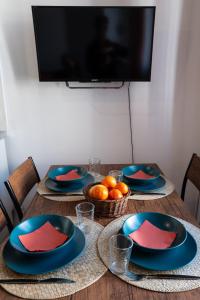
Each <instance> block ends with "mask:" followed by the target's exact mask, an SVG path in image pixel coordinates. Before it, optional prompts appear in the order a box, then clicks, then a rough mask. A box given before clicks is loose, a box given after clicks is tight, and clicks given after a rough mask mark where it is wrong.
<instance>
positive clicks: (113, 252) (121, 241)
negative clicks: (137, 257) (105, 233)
mask: <svg viewBox="0 0 200 300" xmlns="http://www.w3.org/2000/svg"><path fill="white" fill-rule="evenodd" d="M132 247H133V241H132V240H131V239H130V238H129V237H127V236H125V235H123V234H116V235H113V236H111V237H110V239H109V269H110V270H111V271H112V272H113V273H115V274H124V273H126V271H127V269H128V264H129V260H130V256H131V251H132Z"/></svg>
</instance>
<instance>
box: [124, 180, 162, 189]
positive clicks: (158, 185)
mask: <svg viewBox="0 0 200 300" xmlns="http://www.w3.org/2000/svg"><path fill="white" fill-rule="evenodd" d="M124 182H126V184H127V185H128V186H129V188H130V189H131V190H132V191H136V192H137V191H138V192H153V191H155V190H157V189H160V188H162V187H163V186H164V185H165V183H166V182H165V179H164V178H163V177H162V176H160V177H158V178H157V179H156V180H154V181H152V182H149V183H146V184H138V185H137V184H132V183H130V182H128V180H127V179H126V178H125V177H124Z"/></svg>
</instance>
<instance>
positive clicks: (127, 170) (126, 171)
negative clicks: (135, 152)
mask: <svg viewBox="0 0 200 300" xmlns="http://www.w3.org/2000/svg"><path fill="white" fill-rule="evenodd" d="M138 171H143V172H144V173H146V174H148V175H151V176H153V177H151V178H146V179H142V178H131V177H130V176H131V175H133V174H134V173H136V172H138ZM122 172H123V175H124V177H125V178H126V180H127V181H128V182H130V183H132V184H146V183H150V182H153V181H154V180H156V179H157V178H158V177H159V176H160V171H159V170H158V169H157V168H155V167H151V166H147V165H132V166H127V167H124V168H123V169H122Z"/></svg>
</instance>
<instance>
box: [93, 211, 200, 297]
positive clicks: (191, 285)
mask: <svg viewBox="0 0 200 300" xmlns="http://www.w3.org/2000/svg"><path fill="white" fill-rule="evenodd" d="M129 216H131V215H126V216H123V217H121V218H118V219H117V220H114V221H112V222H111V223H109V224H108V225H107V226H106V227H105V228H104V230H103V231H102V233H101V234H100V236H99V239H98V249H99V254H100V256H101V258H102V260H103V262H104V263H105V265H106V266H108V255H109V251H108V240H109V238H110V237H111V236H112V235H113V234H116V233H117V232H118V231H119V230H120V228H121V227H122V224H123V222H124V221H125V220H126V219H127V218H128V217H129ZM178 220H180V221H181V222H182V223H183V224H184V226H185V227H186V229H187V231H188V232H190V233H191V234H192V236H193V237H194V238H195V240H196V242H197V247H198V250H197V255H196V256H195V258H194V259H193V261H192V262H191V263H190V264H188V265H187V266H185V267H182V268H180V269H177V270H174V271H169V272H164V273H165V274H166V273H170V274H188V275H194V274H195V275H197V276H200V229H199V228H197V227H195V226H194V225H192V224H190V223H188V222H186V221H183V220H182V219H178ZM129 268H130V270H131V271H133V272H137V273H144V271H146V270H144V269H142V268H140V267H137V266H135V265H133V264H129ZM146 273H147V274H151V271H146ZM154 273H155V272H154ZM156 273H157V272H156ZM160 273H162V272H160ZM116 276H117V275H116ZM118 277H119V278H121V279H122V280H124V281H126V282H128V283H130V284H131V285H135V286H137V287H140V288H143V289H147V290H151V291H158V292H182V291H189V290H193V289H195V288H198V287H200V280H188V281H187V280H156V279H146V280H145V279H144V280H141V281H130V280H128V278H127V277H125V276H123V275H118Z"/></svg>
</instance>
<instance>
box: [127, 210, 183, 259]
mask: <svg viewBox="0 0 200 300" xmlns="http://www.w3.org/2000/svg"><path fill="white" fill-rule="evenodd" d="M146 220H147V221H149V222H150V223H151V224H153V225H155V226H156V227H158V228H160V229H162V230H165V231H171V232H176V238H175V240H174V241H173V243H172V245H171V246H170V247H169V248H167V249H166V248H165V249H156V248H147V247H143V246H141V245H139V244H137V243H136V242H134V246H133V247H134V248H133V251H134V250H135V248H136V247H138V248H140V249H141V250H143V251H147V252H157V253H158V252H162V251H163V252H164V251H168V250H172V249H175V248H176V247H180V245H182V244H183V243H184V242H185V240H186V237H187V231H186V229H185V227H184V226H183V224H182V223H181V222H179V221H178V220H177V219H175V218H173V217H172V216H169V215H165V214H161V213H158V212H140V213H137V214H134V215H132V216H130V217H129V218H127V219H126V220H125V221H124V224H123V226H122V229H121V231H122V234H124V235H126V236H128V235H129V234H130V233H132V232H134V231H136V230H137V229H138V228H140V226H141V225H142V224H143V223H144V221H146Z"/></svg>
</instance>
